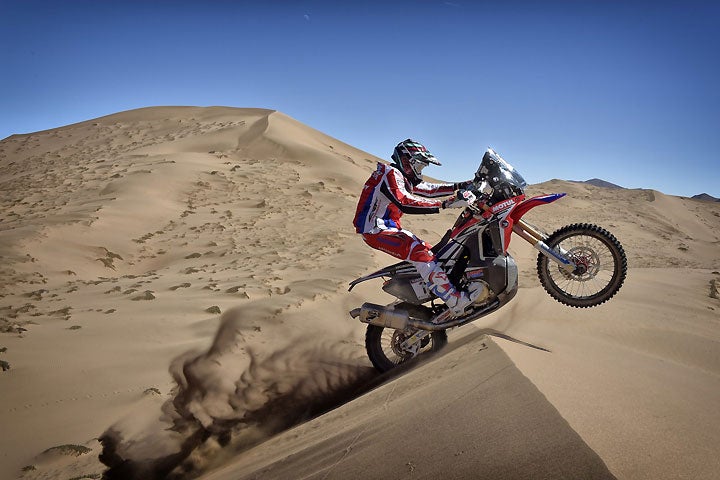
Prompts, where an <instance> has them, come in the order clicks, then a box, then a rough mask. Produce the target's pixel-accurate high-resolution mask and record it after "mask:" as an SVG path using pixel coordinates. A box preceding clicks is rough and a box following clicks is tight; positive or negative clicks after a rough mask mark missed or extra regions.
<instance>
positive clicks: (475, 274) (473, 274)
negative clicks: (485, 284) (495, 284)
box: [465, 268, 485, 280]
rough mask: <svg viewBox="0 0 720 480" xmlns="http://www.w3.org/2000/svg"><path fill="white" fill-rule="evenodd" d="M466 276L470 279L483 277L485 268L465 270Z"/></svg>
mask: <svg viewBox="0 0 720 480" xmlns="http://www.w3.org/2000/svg"><path fill="white" fill-rule="evenodd" d="M465 276H466V277H467V279H468V280H477V279H479V278H483V277H484V276H485V269H483V268H478V269H476V270H467V271H466V272H465Z"/></svg>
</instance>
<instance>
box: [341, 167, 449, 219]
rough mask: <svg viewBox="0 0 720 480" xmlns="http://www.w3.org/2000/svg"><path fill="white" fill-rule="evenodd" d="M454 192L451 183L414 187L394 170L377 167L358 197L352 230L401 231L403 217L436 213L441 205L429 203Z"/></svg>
mask: <svg viewBox="0 0 720 480" xmlns="http://www.w3.org/2000/svg"><path fill="white" fill-rule="evenodd" d="M454 191H455V189H454V184H452V183H428V182H420V183H419V184H417V185H414V186H413V185H412V184H411V183H410V182H409V181H407V180H406V179H405V177H404V176H403V174H402V172H400V170H398V169H397V168H395V167H393V166H392V165H387V164H385V163H378V166H377V170H375V171H374V172H373V174H372V175H371V176H370V178H368V180H367V182H365V186H364V187H363V191H362V195H360V201H359V202H358V205H357V210H356V211H355V220H354V221H353V224H354V225H355V230H356V231H357V232H358V233H377V232H378V231H380V230H387V229H398V230H400V229H402V226H401V225H400V217H402V214H403V213H410V214H413V213H438V212H439V211H440V205H441V203H442V202H440V201H439V200H429V199H430V198H433V197H442V196H446V195H451V194H452V193H454ZM421 197H426V198H421Z"/></svg>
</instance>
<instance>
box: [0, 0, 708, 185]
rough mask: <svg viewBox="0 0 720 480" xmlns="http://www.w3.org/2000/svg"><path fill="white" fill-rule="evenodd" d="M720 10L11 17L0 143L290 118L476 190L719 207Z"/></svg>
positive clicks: (131, 5) (668, 5) (611, 2)
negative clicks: (130, 114)
mask: <svg viewBox="0 0 720 480" xmlns="http://www.w3.org/2000/svg"><path fill="white" fill-rule="evenodd" d="M718 25H720V2H699V1H692V0H690V1H684V2H680V1H677V2H663V1H657V2H633V1H615V0H605V1H582V0H577V1H570V0H565V1H511V0H507V1H473V2H471V1H463V0H453V1H425V0H418V1H392V0H387V1H372V0H370V1H362V2H360V1H356V2H341V1H332V2H331V1H320V0H316V1H313V0H305V1H304V0H297V1H273V0H266V1H252V2H249V1H195V2H190V1H143V2H141V1H129V0H124V1H120V0H118V1H109V0H94V1H73V0H64V1H52V2H49V1H33V0H0V58H1V59H2V60H1V62H2V63H0V65H2V67H3V68H2V69H3V73H2V75H0V138H5V137H7V136H9V135H11V134H13V133H28V132H33V131H39V130H43V129H48V128H54V127H59V126H62V125H67V124H70V123H74V122H79V121H83V120H89V119H91V118H96V117H99V116H103V115H107V114H111V113H116V112H119V111H123V110H129V109H133V108H140V107H146V106H157V105H200V106H210V105H224V106H233V107H261V108H271V109H275V110H279V111H282V112H284V113H286V114H288V115H290V116H292V117H294V118H295V119H297V120H299V121H301V122H303V123H305V124H307V125H309V126H311V127H314V128H316V129H318V130H321V131H323V132H325V133H327V134H329V135H331V136H334V137H336V138H338V139H340V140H342V141H344V142H347V143H349V144H351V145H354V146H356V147H358V148H361V149H363V150H366V151H368V152H370V153H372V154H375V155H377V156H379V157H381V158H388V157H389V155H390V152H391V151H392V148H393V146H394V145H395V144H396V143H397V142H398V141H400V140H403V139H405V138H407V137H412V138H414V139H416V140H419V141H421V142H423V143H424V144H425V145H426V146H427V147H428V148H429V149H430V151H432V152H433V153H434V154H435V155H436V156H437V157H438V158H439V159H440V160H441V161H442V162H443V167H433V168H429V169H428V170H427V171H426V173H428V174H429V175H432V176H434V177H438V178H444V179H448V180H460V179H464V178H469V177H470V176H472V173H473V172H474V170H475V167H476V165H477V163H478V160H479V158H480V156H481V155H482V152H483V151H484V149H485V148H486V147H487V146H492V147H493V148H495V149H496V150H497V151H499V152H500V153H501V154H503V156H504V157H505V158H506V160H508V161H509V162H510V163H512V164H513V165H515V167H516V168H517V169H518V170H519V171H520V172H521V173H522V174H523V175H524V176H525V178H526V179H527V180H528V182H530V183H537V182H541V181H544V180H548V179H551V178H562V179H570V180H586V179H589V178H593V177H599V178H602V179H605V180H608V181H611V182H613V183H617V184H619V185H622V186H625V187H628V188H653V189H656V190H660V191H662V192H665V193H668V194H675V195H686V196H691V195H695V194H698V193H702V192H706V193H709V194H711V195H714V196H716V197H720V113H719V112H720V87H719V85H720V54H718V52H720V27H718Z"/></svg>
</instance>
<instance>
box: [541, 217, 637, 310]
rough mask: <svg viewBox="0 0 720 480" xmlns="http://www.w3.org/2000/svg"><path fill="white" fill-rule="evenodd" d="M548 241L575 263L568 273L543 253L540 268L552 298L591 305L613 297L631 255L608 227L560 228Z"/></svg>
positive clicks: (578, 224)
mask: <svg viewBox="0 0 720 480" xmlns="http://www.w3.org/2000/svg"><path fill="white" fill-rule="evenodd" d="M545 243H546V244H547V245H548V246H549V247H550V248H551V249H553V250H555V249H558V248H559V247H561V248H562V249H563V250H565V251H566V252H567V253H568V254H569V256H570V258H571V260H572V261H573V262H575V265H576V269H575V271H574V272H568V271H566V270H564V269H562V268H560V266H559V265H557V264H556V263H555V262H553V261H551V260H550V259H549V258H548V257H547V256H545V255H543V254H542V253H541V254H540V255H539V256H538V261H537V270H538V276H539V277H540V283H541V284H542V286H543V288H544V289H545V291H547V292H548V293H549V294H550V296H551V297H553V298H554V299H555V300H557V301H558V302H560V303H563V304H565V305H569V306H571V307H578V308H587V307H594V306H596V305H600V304H601V303H604V302H606V301H608V300H609V299H611V298H612V297H613V296H614V295H615V294H616V293H617V292H618V290H620V287H621V286H622V284H623V282H624V281H625V277H626V276H627V258H626V257H625V251H624V250H623V247H622V245H621V244H620V242H619V241H618V240H617V238H615V237H614V236H613V235H612V234H611V233H610V232H608V231H607V230H605V229H603V228H601V227H598V226H597V225H591V224H588V223H577V224H573V225H568V226H566V227H563V228H561V229H559V230H558V231H556V232H554V233H553V234H552V235H550V236H549V237H548V238H547V240H545Z"/></svg>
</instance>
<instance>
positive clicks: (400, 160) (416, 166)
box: [390, 138, 440, 185]
mask: <svg viewBox="0 0 720 480" xmlns="http://www.w3.org/2000/svg"><path fill="white" fill-rule="evenodd" d="M390 158H392V159H393V162H394V165H395V166H396V167H397V168H398V169H399V170H400V171H401V172H402V173H403V175H404V176H405V178H407V179H408V180H409V181H410V183H412V184H413V185H417V184H418V183H420V182H421V181H422V169H423V168H425V167H427V166H428V165H430V164H431V163H433V164H435V165H440V162H438V161H437V159H436V158H435V156H434V155H433V154H432V153H430V152H429V151H428V149H427V148H425V146H424V145H423V144H421V143H418V142H416V141H415V140H412V139H410V138H408V139H407V140H404V141H402V142H400V143H398V144H397V146H396V147H395V150H393V154H392V156H391V157H390Z"/></svg>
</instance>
